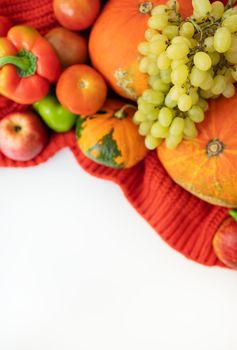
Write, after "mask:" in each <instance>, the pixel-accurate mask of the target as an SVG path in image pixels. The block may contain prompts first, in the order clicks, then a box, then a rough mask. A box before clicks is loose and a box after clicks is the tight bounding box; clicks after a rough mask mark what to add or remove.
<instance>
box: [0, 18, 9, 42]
mask: <svg viewBox="0 0 237 350" xmlns="http://www.w3.org/2000/svg"><path fill="white" fill-rule="evenodd" d="M11 27H12V22H11V21H10V19H8V18H7V17H5V16H0V37H2V36H6V35H7V33H8V31H9V29H10V28H11Z"/></svg>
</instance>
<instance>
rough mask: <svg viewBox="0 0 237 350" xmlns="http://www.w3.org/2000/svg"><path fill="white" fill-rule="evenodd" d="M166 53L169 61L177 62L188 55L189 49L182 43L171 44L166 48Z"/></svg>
mask: <svg viewBox="0 0 237 350" xmlns="http://www.w3.org/2000/svg"><path fill="white" fill-rule="evenodd" d="M166 52H167V56H168V57H169V58H170V59H171V60H179V59H182V58H184V57H185V56H187V55H188V53H189V48H188V45H186V44H184V43H179V44H172V45H170V46H169V47H168V48H167V50H166Z"/></svg>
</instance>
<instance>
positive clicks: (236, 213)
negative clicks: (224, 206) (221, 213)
mask: <svg viewBox="0 0 237 350" xmlns="http://www.w3.org/2000/svg"><path fill="white" fill-rule="evenodd" d="M229 215H230V216H232V218H233V219H234V220H235V221H237V211H236V210H230V211H229Z"/></svg>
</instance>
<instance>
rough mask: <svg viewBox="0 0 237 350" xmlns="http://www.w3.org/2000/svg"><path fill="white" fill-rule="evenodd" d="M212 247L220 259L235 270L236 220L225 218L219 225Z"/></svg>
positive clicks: (236, 256)
mask: <svg viewBox="0 0 237 350" xmlns="http://www.w3.org/2000/svg"><path fill="white" fill-rule="evenodd" d="M213 247H214V250H215V253H216V255H217V257H218V258H219V259H220V261H222V262H223V263H224V264H225V265H226V266H228V267H230V268H232V269H235V270H237V222H236V221H234V220H233V218H231V217H230V218H227V219H226V220H225V221H224V222H223V224H222V225H221V226H220V228H219V229H218V231H217V233H216V235H215V237H214V240H213Z"/></svg>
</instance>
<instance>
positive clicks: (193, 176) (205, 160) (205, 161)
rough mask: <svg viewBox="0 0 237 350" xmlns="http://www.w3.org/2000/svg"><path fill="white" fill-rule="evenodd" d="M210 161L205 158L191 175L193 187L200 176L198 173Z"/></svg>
mask: <svg viewBox="0 0 237 350" xmlns="http://www.w3.org/2000/svg"><path fill="white" fill-rule="evenodd" d="M207 162H208V159H207V158H204V159H203V161H202V162H201V164H200V166H199V167H198V169H197V170H196V171H195V172H194V174H193V175H192V176H191V178H190V183H191V184H192V187H193V182H194V179H196V178H197V177H198V175H199V174H200V171H201V170H202V168H203V167H204V165H205V164H206V163H207Z"/></svg>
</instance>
